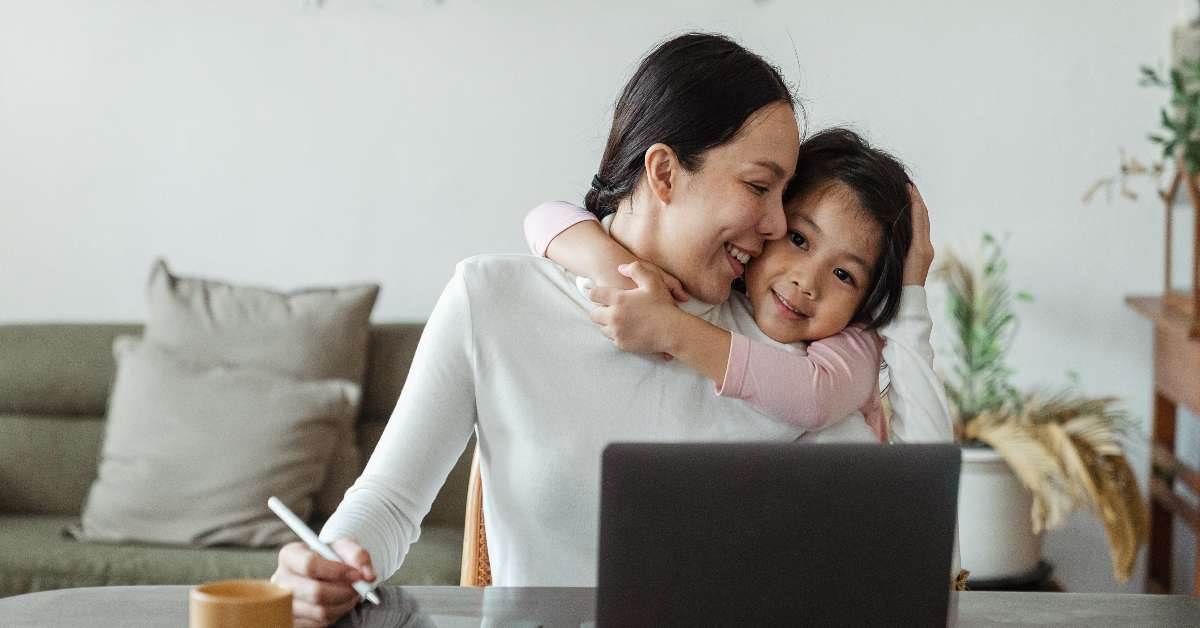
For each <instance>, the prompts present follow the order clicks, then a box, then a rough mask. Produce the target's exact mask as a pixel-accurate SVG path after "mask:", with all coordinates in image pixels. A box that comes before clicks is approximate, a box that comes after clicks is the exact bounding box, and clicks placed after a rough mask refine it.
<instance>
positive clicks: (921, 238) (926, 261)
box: [902, 183, 933, 286]
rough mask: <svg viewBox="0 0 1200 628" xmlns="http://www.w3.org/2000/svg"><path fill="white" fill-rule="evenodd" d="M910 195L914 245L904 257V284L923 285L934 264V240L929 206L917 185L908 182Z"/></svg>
mask: <svg viewBox="0 0 1200 628" xmlns="http://www.w3.org/2000/svg"><path fill="white" fill-rule="evenodd" d="M908 197H909V200H911V201H912V232H913V233H912V246H910V247H909V248H908V257H905V258H904V271H903V282H902V283H903V285H906V286H923V285H925V279H926V278H927V277H928V276H929V267H930V266H932V265H933V242H931V241H930V239H929V208H928V207H926V206H925V200H924V199H922V198H921V193H920V192H919V191H917V186H915V185H913V184H911V183H910V184H908Z"/></svg>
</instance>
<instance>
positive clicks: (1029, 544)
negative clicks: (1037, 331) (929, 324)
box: [937, 234, 1147, 582]
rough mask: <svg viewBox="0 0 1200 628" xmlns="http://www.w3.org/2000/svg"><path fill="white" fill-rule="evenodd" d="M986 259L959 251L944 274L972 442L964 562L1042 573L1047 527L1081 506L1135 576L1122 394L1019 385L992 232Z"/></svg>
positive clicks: (1001, 574) (967, 451)
mask: <svg viewBox="0 0 1200 628" xmlns="http://www.w3.org/2000/svg"><path fill="white" fill-rule="evenodd" d="M981 251H982V256H981V258H980V259H979V260H977V261H975V262H973V263H968V262H967V261H964V260H963V259H961V258H959V257H956V256H955V255H954V254H953V253H951V254H949V255H947V256H946V261H945V262H943V263H942V264H941V265H940V266H939V268H938V269H937V276H938V277H939V278H940V279H941V280H943V281H944V282H945V285H946V288H947V308H948V312H949V317H950V321H951V323H952V327H953V334H952V347H950V351H949V352H948V356H949V357H950V364H949V366H950V368H949V373H947V374H945V375H943V379H944V381H945V387H946V394H947V399H948V401H949V402H950V409H951V415H952V417H953V418H954V421H955V432H956V435H957V437H958V439H959V441H960V442H961V444H962V447H963V469H962V481H961V485H960V492H959V495H960V496H959V527H960V532H959V534H960V545H961V552H962V565H963V567H964V568H966V569H968V570H970V572H971V577H972V578H973V579H977V580H991V579H999V578H1013V579H1018V578H1021V577H1022V576H1025V575H1028V574H1032V573H1036V570H1037V568H1038V564H1039V561H1040V559H1041V537H1040V535H1041V532H1042V531H1043V530H1052V529H1055V528H1057V527H1059V526H1061V525H1062V523H1063V521H1064V518H1065V517H1066V515H1067V514H1068V513H1070V512H1071V511H1072V510H1074V509H1075V508H1079V507H1086V508H1089V509H1090V510H1091V511H1092V512H1094V513H1096V515H1097V516H1098V517H1099V518H1100V519H1101V521H1103V523H1104V527H1105V530H1106V531H1107V534H1108V544H1109V549H1110V551H1111V554H1112V562H1113V575H1114V577H1115V578H1116V579H1117V580H1118V581H1122V582H1123V581H1125V580H1128V579H1129V576H1130V572H1131V571H1132V569H1133V564H1134V561H1135V560H1136V558H1137V552H1138V549H1139V548H1140V547H1141V545H1142V544H1143V543H1144V542H1145V539H1146V534H1147V520H1146V512H1145V506H1144V504H1143V502H1142V496H1141V493H1140V491H1139V489H1138V485H1137V481H1136V479H1135V477H1134V474H1133V471H1132V470H1131V469H1130V466H1129V463H1128V461H1127V460H1126V459H1125V455H1124V453H1123V451H1122V448H1121V442H1120V439H1121V437H1122V435H1124V434H1126V433H1127V432H1128V431H1129V428H1131V427H1132V423H1131V421H1130V420H1129V418H1128V416H1127V414H1126V412H1125V411H1124V410H1123V409H1122V408H1121V406H1120V404H1119V402H1118V400H1117V399H1115V398H1113V397H1088V396H1086V395H1084V394H1082V393H1081V392H1079V391H1078V389H1077V388H1076V387H1074V386H1067V387H1062V388H1060V389H1057V390H1051V389H1044V388H1043V389H1037V390H1031V391H1021V390H1017V389H1016V388H1015V387H1014V386H1013V385H1012V383H1011V375H1012V372H1013V371H1012V369H1010V368H1009V367H1008V365H1007V364H1006V362H1005V357H1006V355H1007V353H1008V350H1009V347H1010V345H1011V342H1012V339H1013V336H1014V334H1015V333H1016V328H1017V317H1016V314H1015V313H1014V311H1013V301H1014V300H1031V297H1030V296H1029V295H1027V294H1024V293H1017V294H1015V295H1014V294H1013V293H1012V292H1011V291H1010V289H1009V286H1008V280H1007V278H1006V270H1007V264H1006V262H1005V258H1004V251H1003V247H1002V245H1001V244H1000V243H999V242H998V241H997V240H996V239H995V238H993V237H992V236H990V235H987V234H985V235H984V237H983V243H982V249H981Z"/></svg>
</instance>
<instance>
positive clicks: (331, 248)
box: [0, 0, 1200, 590]
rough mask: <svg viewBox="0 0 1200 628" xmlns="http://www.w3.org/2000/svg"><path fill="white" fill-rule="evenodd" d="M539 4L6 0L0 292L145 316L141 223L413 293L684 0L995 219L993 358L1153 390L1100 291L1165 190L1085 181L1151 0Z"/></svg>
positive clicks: (1127, 119) (507, 226) (1132, 140)
mask: <svg viewBox="0 0 1200 628" xmlns="http://www.w3.org/2000/svg"><path fill="white" fill-rule="evenodd" d="M565 4H567V3H560V2H548V1H543V2H532V1H526V2H504V3H491V5H489V4H488V3H482V2H467V1H463V0H444V1H442V2H436V1H433V0H326V2H324V7H323V8H318V3H317V2H316V1H315V0H253V1H249V2H248V1H245V0H242V1H237V2H234V1H230V0H224V1H209V2H199V1H196V0H193V1H191V2H183V1H180V0H174V1H158V2H150V1H141V2H134V1H132V0H130V1H123V2H86V1H83V0H80V1H77V2H55V1H51V0H39V1H37V2H31V1H28V0H26V1H20V2H19V1H17V0H0V321H2V322H11V321H25V320H39V321H40V320H102V321H103V320H131V319H140V318H141V317H142V316H143V315H144V308H143V305H142V300H141V290H142V287H143V282H144V280H145V278H146V276H147V273H148V271H149V268H150V262H151V260H152V259H153V258H154V257H155V256H158V255H164V256H166V257H167V258H168V259H169V260H170V262H171V264H172V265H173V267H174V268H175V269H177V270H178V271H180V272H183V273H194V274H202V275H206V276H213V277H223V278H230V279H235V280H238V281H245V282H255V283H260V284H266V285H271V286H276V287H281V288H287V287H295V286H300V285H305V284H311V283H322V282H323V283H335V282H344V281H352V280H363V279H370V280H378V281H380V282H382V283H383V285H384V291H383V294H382V297H381V301H380V303H379V305H378V307H377V309H376V312H375V318H376V320H416V319H422V318H423V317H425V316H426V315H427V313H428V312H429V310H430V308H431V307H432V305H433V303H434V300H435V299H436V298H437V295H438V293H439V292H440V289H441V286H442V285H443V284H444V282H445V280H446V279H447V278H448V277H449V275H450V273H451V271H452V268H453V264H454V263H455V261H457V260H459V259H461V258H463V257H465V256H468V255H471V254H474V253H481V252H503V251H520V250H522V249H523V242H522V237H521V235H520V218H521V216H522V214H523V212H524V211H525V210H526V209H527V208H529V207H531V206H532V205H534V204H536V203H538V202H540V201H542V200H544V199H550V198H562V199H568V200H572V199H573V200H578V199H580V198H581V197H582V193H583V191H584V189H585V186H586V185H587V183H588V182H589V181H590V179H591V175H592V173H593V172H594V170H595V168H596V165H597V163H598V161H599V157H600V152H601V148H602V143H603V139H604V137H605V134H606V132H607V123H608V120H609V117H610V116H611V103H612V101H613V99H614V97H615V96H616V94H617V92H618V90H619V88H620V86H621V84H622V83H623V81H624V80H625V79H626V78H627V77H628V75H629V73H630V72H631V70H632V68H633V67H634V65H635V64H636V62H637V60H638V58H639V57H640V55H641V54H643V53H644V52H645V51H647V50H648V49H649V48H650V47H652V46H653V45H654V44H655V43H656V42H657V41H659V40H660V39H662V38H664V37H666V36H668V35H670V34H675V33H678V32H681V31H684V30H686V29H692V28H700V29H709V30H718V31H723V32H727V33H730V34H732V35H734V36H735V37H737V38H739V39H740V40H741V41H742V42H743V43H745V44H747V45H748V46H750V47H751V48H753V49H755V50H757V51H759V52H762V53H763V54H765V55H767V56H768V57H769V58H771V59H772V60H774V61H775V62H776V63H778V64H779V65H780V66H781V67H782V68H783V70H784V72H785V74H786V75H787V76H788V77H789V78H790V79H791V80H793V81H796V82H797V84H798V87H799V93H800V94H801V95H802V97H803V98H804V102H805V103H806V106H807V109H808V112H809V114H810V122H811V126H812V127H814V128H816V127H822V126H827V125H830V124H843V123H850V124H853V125H855V126H856V127H857V128H858V129H860V130H862V131H864V132H865V133H866V134H867V135H868V136H869V137H870V138H871V139H872V140H874V141H876V142H877V143H878V144H880V145H882V146H884V147H887V148H890V149H892V150H894V151H895V152H896V153H897V154H899V155H900V156H901V157H902V158H904V159H905V160H906V161H907V162H908V164H909V165H910V166H911V167H912V170H913V171H914V173H915V175H916V178H917V180H918V182H919V183H920V184H921V186H922V190H923V192H924V194H925V197H926V198H927V200H928V201H929V203H930V205H931V208H932V212H933V220H934V230H935V242H936V243H937V244H938V245H940V246H943V247H945V246H946V245H948V244H954V243H966V242H973V241H975V240H976V239H977V237H978V234H979V233H980V232H981V231H983V230H985V229H986V230H990V231H993V232H997V233H1010V234H1011V237H1012V240H1011V245H1010V251H1011V256H1012V264H1011V266H1012V272H1011V277H1012V283H1013V284H1014V285H1015V286H1016V287H1019V288H1020V289H1025V290H1028V291H1030V292H1033V293H1034V294H1035V295H1036V296H1037V298H1038V301H1037V302H1036V303H1035V304H1032V305H1027V306H1023V307H1022V309H1021V314H1022V317H1023V327H1022V330H1021V333H1020V336H1019V339H1018V341H1017V343H1016V346H1015V348H1014V351H1013V360H1012V361H1013V364H1014V365H1015V366H1016V367H1017V368H1018V371H1019V373H1018V381H1019V383H1021V384H1030V383H1033V382H1061V381H1063V374H1064V372H1065V371H1067V370H1068V369H1074V370H1077V371H1078V372H1079V374H1080V375H1081V377H1082V381H1083V384H1084V387H1085V388H1086V389H1087V390H1088V391H1089V392H1093V393H1111V394H1116V395H1120V396H1122V397H1124V398H1126V399H1127V400H1128V402H1129V404H1130V406H1131V408H1132V409H1133V410H1134V412H1136V413H1138V414H1139V415H1140V416H1143V417H1145V415H1147V414H1148V413H1149V408H1150V402H1149V391H1150V376H1149V373H1150V366H1151V353H1150V338H1151V334H1150V326H1149V324H1148V323H1147V322H1146V321H1144V320H1142V319H1140V318H1139V317H1138V316H1136V315H1135V314H1134V313H1133V312H1132V311H1131V310H1129V309H1128V308H1127V307H1125V305H1124V304H1123V303H1122V298H1123V297H1124V295H1126V294H1130V293H1152V292H1155V291H1157V290H1158V289H1159V287H1160V285H1161V264H1160V257H1161V251H1162V248H1161V233H1162V218H1161V212H1160V211H1159V210H1158V208H1157V207H1156V205H1155V204H1154V203H1153V202H1152V201H1151V200H1150V198H1151V195H1150V194H1146V195H1145V196H1144V198H1143V200H1142V201H1140V202H1136V203H1130V202H1119V201H1114V202H1112V203H1106V202H1103V201H1101V202H1097V203H1093V204H1092V205H1090V206H1085V205H1083V204H1082V203H1081V202H1080V196H1081V194H1082V192H1083V190H1084V189H1085V188H1086V187H1087V186H1088V185H1089V184H1090V183H1091V182H1092V181H1094V180H1095V179H1096V178H1098V177H1099V176H1101V175H1104V174H1109V173H1112V172H1114V171H1115V168H1116V156H1117V149H1118V147H1122V146H1123V147H1127V148H1128V149H1129V150H1131V151H1133V152H1135V153H1136V154H1140V155H1142V156H1146V157H1148V156H1151V154H1152V153H1151V151H1150V149H1149V147H1148V146H1147V144H1146V142H1145V141H1144V137H1145V134H1146V133H1147V132H1148V131H1150V130H1152V126H1153V125H1154V123H1155V119H1156V107H1157V105H1158V102H1159V100H1160V98H1161V95H1160V94H1158V93H1153V92H1149V91H1147V90H1141V89H1138V88H1137V87H1136V76H1137V67H1138V65H1139V64H1140V63H1143V62H1154V61H1158V60H1163V59H1165V57H1166V49H1167V43H1166V42H1167V33H1168V29H1169V27H1170V25H1171V24H1172V23H1174V22H1176V21H1177V20H1178V18H1179V15H1180V9H1179V6H1178V3H1177V2H1174V1H1172V0H1160V1H1157V2H1137V3H1134V2H1128V1H1120V0H1106V1H1103V2H1096V1H1089V2H1085V1H1083V0H1074V1H1065V0H1064V1H1057V2H1043V1H1035V0H1016V1H1014V2H1006V3H998V2H989V3H982V2H969V3H968V2H954V1H949V0H947V1H937V2H922V3H894V2H889V1H887V0H876V1H871V2H857V3H853V6H843V4H844V3H841V2H805V3H799V2H782V1H778V0H776V1H758V2H755V1H751V0H742V1H739V2H729V1H719V0H707V1H704V2H687V3H685V2H667V1H663V2H658V3H645V2H627V1H622V2H605V3H602V4H600V5H599V6H597V7H595V8H589V7H582V6H571V7H567V6H564V5H565ZM1190 4H1191V3H1187V5H1188V6H1190ZM501 6H502V7H503V8H500V7H501ZM600 6H603V8H600ZM1143 189H1144V190H1146V191H1147V192H1148V189H1147V188H1145V187H1143ZM1189 438H1190V437H1189ZM1191 442H1192V443H1193V444H1195V445H1197V446H1198V447H1197V449H1200V442H1197V440H1196V439H1195V438H1191ZM1138 465H1139V468H1140V467H1142V466H1144V465H1143V464H1142V463H1141V462H1139V463H1138ZM1187 543H1188V542H1186V541H1185V542H1183V544H1184V545H1186V544H1187ZM1046 552H1047V555H1048V556H1049V557H1050V558H1051V560H1053V561H1054V562H1055V563H1056V564H1057V567H1058V571H1059V574H1060V578H1061V579H1062V580H1064V581H1065V583H1066V584H1067V586H1068V587H1069V588H1071V589H1075V590H1117V589H1119V588H1120V587H1118V586H1117V585H1115V584H1114V583H1113V582H1112V579H1111V575H1110V572H1109V563H1108V557H1107V551H1106V549H1105V545H1104V539H1103V533H1102V531H1101V529H1100V527H1099V525H1098V524H1096V523H1095V522H1094V520H1093V519H1092V518H1090V517H1089V516H1088V515H1080V516H1077V517H1075V518H1073V519H1072V520H1071V523H1070V525H1069V526H1068V527H1067V529H1066V530H1064V531H1061V532H1058V533H1054V534H1051V535H1050V536H1049V538H1048V539H1047V542H1046ZM1181 567H1184V569H1183V571H1190V569H1187V568H1186V567H1185V566H1183V565H1181ZM1184 577H1186V574H1184ZM1136 584H1138V583H1136V582H1135V583H1134V585H1136ZM1184 584H1186V583H1184ZM1134 585H1131V586H1134Z"/></svg>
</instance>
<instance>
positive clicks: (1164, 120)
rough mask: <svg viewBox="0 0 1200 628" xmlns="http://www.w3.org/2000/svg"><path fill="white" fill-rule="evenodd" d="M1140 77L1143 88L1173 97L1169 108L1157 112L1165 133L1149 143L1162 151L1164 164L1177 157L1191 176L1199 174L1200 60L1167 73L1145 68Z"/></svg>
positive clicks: (1181, 64)
mask: <svg viewBox="0 0 1200 628" xmlns="http://www.w3.org/2000/svg"><path fill="white" fill-rule="evenodd" d="M1141 76H1142V78H1141V80H1140V81H1139V84H1140V85H1141V86H1143V87H1157V88H1162V89H1167V90H1169V91H1170V94H1171V97H1170V100H1169V101H1168V105H1167V106H1165V107H1163V108H1161V109H1159V111H1158V114H1159V125H1160V126H1161V127H1162V133H1159V134H1155V133H1152V134H1150V135H1149V139H1150V141H1151V142H1153V143H1155V144H1158V145H1159V146H1161V147H1162V158H1163V160H1164V161H1171V160H1173V159H1175V158H1176V157H1178V158H1179V159H1181V160H1182V161H1183V163H1184V166H1185V167H1186V168H1187V171H1188V174H1191V175H1194V174H1196V173H1197V172H1198V171H1200V59H1186V60H1183V61H1180V62H1179V63H1178V65H1177V66H1176V67H1173V68H1171V69H1170V70H1165V71H1164V70H1162V69H1155V68H1152V67H1150V66H1148V65H1143V66H1142V67H1141Z"/></svg>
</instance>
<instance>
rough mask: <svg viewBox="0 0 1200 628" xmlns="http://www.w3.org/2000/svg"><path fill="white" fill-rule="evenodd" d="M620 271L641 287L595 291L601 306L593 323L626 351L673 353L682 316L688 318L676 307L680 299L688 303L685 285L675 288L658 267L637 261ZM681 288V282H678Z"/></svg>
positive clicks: (592, 314) (593, 295)
mask: <svg viewBox="0 0 1200 628" xmlns="http://www.w3.org/2000/svg"><path fill="white" fill-rule="evenodd" d="M618 268H619V272H620V273H621V274H622V275H624V276H626V277H629V278H630V279H632V280H633V282H634V283H635V284H637V287H636V288H634V289H632V290H622V289H620V288H593V289H592V290H591V292H589V293H588V297H589V298H590V299H591V300H592V301H594V302H596V303H599V304H600V306H601V307H598V308H596V309H594V310H592V313H591V318H592V322H594V323H596V324H597V325H600V331H601V332H602V333H603V334H604V335H605V336H606V337H607V338H608V339H609V340H612V341H613V342H614V343H616V345H617V346H618V347H619V348H621V349H622V350H625V351H630V352H634V353H655V352H665V351H669V350H670V346H671V343H672V341H673V338H674V336H673V334H674V331H675V330H676V329H677V327H678V325H677V322H676V321H678V320H679V318H678V317H680V316H687V314H685V313H684V312H683V311H682V310H680V309H679V307H678V306H677V305H675V301H676V299H677V298H678V297H679V296H682V297H683V298H682V299H679V300H681V301H682V300H685V299H686V298H687V295H686V294H684V293H683V289H682V286H678V287H677V288H675V289H673V288H672V286H671V285H669V283H668V281H667V280H666V279H664V276H666V277H670V275H667V274H666V273H664V272H663V271H662V270H661V269H659V268H658V267H657V266H655V265H654V264H651V263H649V262H644V261H637V262H633V263H631V264H622V265H621V266H620V267H618ZM671 279H674V278H673V277H671ZM675 283H676V284H677V285H678V282H677V281H676V282H675Z"/></svg>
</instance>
